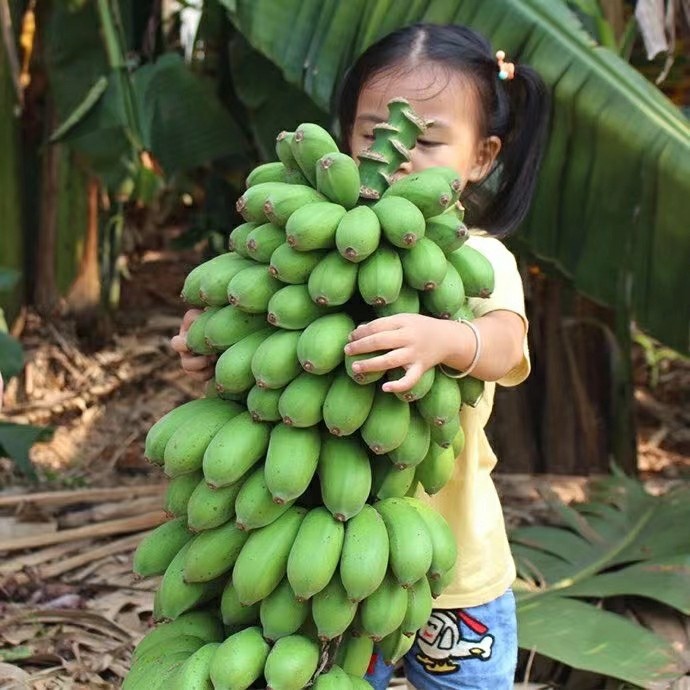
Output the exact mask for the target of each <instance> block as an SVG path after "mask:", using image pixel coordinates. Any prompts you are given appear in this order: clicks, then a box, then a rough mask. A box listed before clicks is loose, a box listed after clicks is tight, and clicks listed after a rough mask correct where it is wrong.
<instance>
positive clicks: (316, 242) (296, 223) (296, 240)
mask: <svg viewBox="0 0 690 690" xmlns="http://www.w3.org/2000/svg"><path fill="white" fill-rule="evenodd" d="M344 215H345V209H344V208H343V207H342V206H340V204H333V203H331V202H330V201H320V202H317V203H312V204H307V205H305V206H302V207H301V208H298V209H297V210H296V211H295V212H294V213H293V214H292V215H291V216H290V219H289V220H288V221H287V224H286V225H285V238H286V241H287V243H288V244H289V245H290V246H291V247H292V248H293V249H296V250H297V251H300V252H310V251H313V250H315V249H331V248H332V247H335V231H336V228H337V227H338V223H340V220H341V219H342V217H343V216H344Z"/></svg>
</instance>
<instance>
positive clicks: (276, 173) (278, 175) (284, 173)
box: [246, 161, 308, 187]
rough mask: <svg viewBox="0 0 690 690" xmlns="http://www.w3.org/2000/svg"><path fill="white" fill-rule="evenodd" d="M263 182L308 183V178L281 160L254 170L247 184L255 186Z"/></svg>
mask: <svg viewBox="0 0 690 690" xmlns="http://www.w3.org/2000/svg"><path fill="white" fill-rule="evenodd" d="M262 182H285V183H286V184H307V183H308V180H307V178H306V177H304V175H302V173H301V172H299V171H298V170H293V169H290V168H288V167H286V166H285V165H284V164H283V163H281V162H280V161H275V162H272V163H264V164H263V165H259V166H257V167H256V168H254V170H252V171H251V172H250V173H249V175H248V177H247V182H246V186H247V187H253V186H254V185H257V184H261V183H262Z"/></svg>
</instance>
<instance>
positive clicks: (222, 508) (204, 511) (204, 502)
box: [187, 477, 244, 532]
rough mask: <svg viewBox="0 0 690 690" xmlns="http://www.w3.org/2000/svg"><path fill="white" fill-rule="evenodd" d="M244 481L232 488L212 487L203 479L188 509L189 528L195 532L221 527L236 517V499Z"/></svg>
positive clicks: (190, 500) (191, 498)
mask: <svg viewBox="0 0 690 690" xmlns="http://www.w3.org/2000/svg"><path fill="white" fill-rule="evenodd" d="M243 482H244V477H243V478H242V480H240V481H238V482H236V483H235V484H232V485H231V486H223V487H220V488H216V489H214V488H212V487H210V486H209V485H208V484H207V483H206V481H205V480H204V479H202V480H201V481H200V482H199V483H198V484H197V486H196V488H195V489H194V491H193V492H192V495H191V496H190V498H189V505H188V507H187V527H189V529H190V530H192V531H194V532H201V531H202V530H206V529H213V528H214V527H220V526H221V525H223V524H225V523H226V522H227V521H228V520H231V519H232V518H233V516H234V515H235V499H236V498H237V494H238V493H239V491H240V489H241V488H242V486H243Z"/></svg>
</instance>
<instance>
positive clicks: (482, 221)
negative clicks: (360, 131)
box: [336, 23, 549, 236]
mask: <svg viewBox="0 0 690 690" xmlns="http://www.w3.org/2000/svg"><path fill="white" fill-rule="evenodd" d="M510 57H512V56H510ZM510 57H509V58H508V59H510ZM419 60H428V61H431V62H433V63H437V64H440V65H444V66H446V67H449V68H451V69H454V70H457V71H458V72H460V74H461V75H462V77H463V78H467V79H468V80H469V83H470V85H471V86H472V87H473V88H474V89H475V92H476V95H477V97H478V100H479V103H480V108H479V113H478V114H479V117H480V118H481V119H480V122H479V123H478V124H479V127H480V132H481V135H482V136H483V137H488V136H497V137H499V139H501V142H502V146H501V150H500V153H499V155H498V157H497V160H496V164H495V167H494V169H493V171H492V172H491V173H490V174H489V175H488V176H487V178H485V179H484V180H483V181H482V182H480V183H475V184H468V185H467V186H466V188H465V191H464V192H463V199H462V200H463V203H464V204H465V206H466V208H467V219H468V222H470V223H472V224H473V225H475V226H477V227H481V228H482V229H483V230H485V231H486V232H488V233H490V234H492V235H496V236H506V235H508V234H509V233H510V232H512V231H513V230H515V228H516V227H517V226H518V225H519V224H520V223H521V222H522V220H523V219H524V218H525V216H526V215H527V211H528V209H529V205H530V202H531V199H532V195H533V193H534V188H535V184H536V180H537V174H538V171H539V164H540V162H541V157H542V153H543V150H544V144H545V139H546V131H547V125H548V113H549V96H548V92H547V89H546V86H545V84H544V82H543V81H542V79H541V77H540V76H539V75H538V74H537V73H536V72H535V71H534V70H533V69H531V68H530V67H528V66H526V65H522V64H520V65H516V69H515V76H514V78H513V79H510V80H505V81H503V80H501V79H499V77H498V73H499V69H498V63H497V60H496V56H495V53H494V52H493V51H492V49H491V44H490V43H489V41H488V40H487V39H486V38H484V36H482V35H481V34H479V33H477V32H476V31H474V30H472V29H469V28H468V27H465V26H458V25H441V24H425V23H419V24H413V25H411V26H407V27H404V28H402V29H398V30H397V31H394V32H393V33H390V34H388V35H387V36H385V37H384V38H383V39H381V40H380V41H378V42H377V43H375V44H373V45H372V46H370V47H369V48H368V49H367V50H366V51H365V52H364V53H362V55H360V57H359V58H358V59H357V61H356V62H355V63H354V64H353V65H352V67H351V68H350V69H349V70H348V71H347V72H346V74H345V76H344V78H343V80H342V83H341V87H340V90H339V92H338V94H336V98H337V104H336V112H337V113H338V119H339V123H340V132H341V137H342V143H343V146H344V148H345V150H348V151H349V142H350V138H351V136H352V130H353V126H354V120H355V116H356V112H357V102H358V100H359V95H360V92H361V91H362V89H363V88H364V86H365V85H366V84H367V83H368V82H369V81H370V80H371V79H372V78H373V77H375V76H376V75H377V74H380V73H382V72H385V71H387V70H389V69H392V68H395V67H397V66H404V65H405V63H409V62H410V61H412V62H413V63H417V62H418V61H419ZM413 66H414V65H413Z"/></svg>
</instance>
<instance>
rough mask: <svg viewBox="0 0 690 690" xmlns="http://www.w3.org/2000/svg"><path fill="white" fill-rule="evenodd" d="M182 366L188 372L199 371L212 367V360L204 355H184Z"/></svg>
mask: <svg viewBox="0 0 690 690" xmlns="http://www.w3.org/2000/svg"><path fill="white" fill-rule="evenodd" d="M181 359H182V368H183V369H184V370H185V371H186V372H188V373H192V372H199V371H203V370H204V369H210V368H211V360H210V359H209V358H208V357H205V356H204V355H182V357H181Z"/></svg>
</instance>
